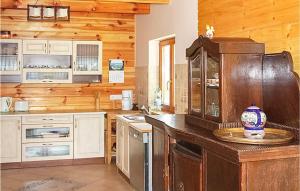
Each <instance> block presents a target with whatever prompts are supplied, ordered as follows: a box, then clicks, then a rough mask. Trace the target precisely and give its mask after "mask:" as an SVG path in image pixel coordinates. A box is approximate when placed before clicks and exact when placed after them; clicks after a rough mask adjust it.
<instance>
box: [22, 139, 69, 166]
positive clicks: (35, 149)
mask: <svg viewBox="0 0 300 191" xmlns="http://www.w3.org/2000/svg"><path fill="white" fill-rule="evenodd" d="M60 159H73V142H59V143H57V142H54V143H28V144H23V145H22V161H41V160H60Z"/></svg>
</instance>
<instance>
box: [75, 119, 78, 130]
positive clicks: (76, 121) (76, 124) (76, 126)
mask: <svg viewBox="0 0 300 191" xmlns="http://www.w3.org/2000/svg"><path fill="white" fill-rule="evenodd" d="M77 125H78V124H77V119H75V129H76V128H77Z"/></svg>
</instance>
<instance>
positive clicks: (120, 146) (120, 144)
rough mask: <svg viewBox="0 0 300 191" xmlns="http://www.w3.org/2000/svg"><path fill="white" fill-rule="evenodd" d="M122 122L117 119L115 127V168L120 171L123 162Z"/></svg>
mask: <svg viewBox="0 0 300 191" xmlns="http://www.w3.org/2000/svg"><path fill="white" fill-rule="evenodd" d="M123 130H124V129H123V122H122V120H120V119H118V118H117V125H116V143H117V145H116V165H117V167H118V168H119V169H120V170H122V169H123V160H124V157H123V156H124V154H123V152H124V151H123V143H124V137H123V134H124V132H123Z"/></svg>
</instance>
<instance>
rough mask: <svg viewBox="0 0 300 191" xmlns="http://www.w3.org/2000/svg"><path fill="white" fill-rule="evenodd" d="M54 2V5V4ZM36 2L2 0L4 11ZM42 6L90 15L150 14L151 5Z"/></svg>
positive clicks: (70, 0) (65, 1)
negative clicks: (65, 8)
mask: <svg viewBox="0 0 300 191" xmlns="http://www.w3.org/2000/svg"><path fill="white" fill-rule="evenodd" d="M53 2H54V3H53ZM35 3H36V0H1V5H0V6H1V8H2V9H27V5H28V4H33V5H34V4H35ZM38 4H42V5H53V4H55V5H64V6H70V8H71V12H89V13H131V14H149V13H150V5H149V4H146V3H132V2H104V1H92V0H86V1H82V0H79V1H78V0H59V1H53V0H39V1H38Z"/></svg>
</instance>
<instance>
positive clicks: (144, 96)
mask: <svg viewBox="0 0 300 191" xmlns="http://www.w3.org/2000/svg"><path fill="white" fill-rule="evenodd" d="M187 85H188V65H187V64H175V113H177V114H185V113H187V108H188V104H187V103H188V86H187ZM158 87H159V66H156V67H149V68H148V66H139V67H136V92H137V101H138V104H139V105H149V106H153V103H154V96H155V95H154V92H155V90H156V89H157V88H158Z"/></svg>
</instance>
